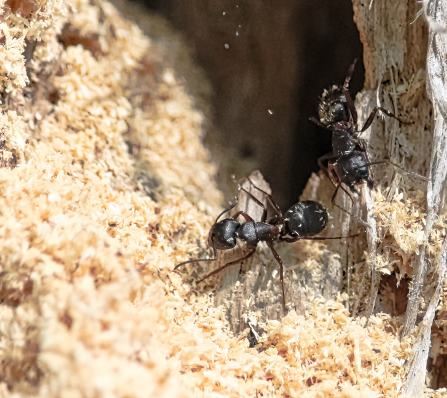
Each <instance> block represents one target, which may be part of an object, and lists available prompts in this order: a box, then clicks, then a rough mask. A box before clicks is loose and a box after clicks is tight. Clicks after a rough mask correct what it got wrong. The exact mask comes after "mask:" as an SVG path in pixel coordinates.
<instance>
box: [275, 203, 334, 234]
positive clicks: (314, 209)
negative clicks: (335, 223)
mask: <svg viewBox="0 0 447 398" xmlns="http://www.w3.org/2000/svg"><path fill="white" fill-rule="evenodd" d="M327 221H328V215H327V211H326V209H325V208H324V207H323V206H322V205H320V204H319V203H318V202H314V201H313V200H305V201H304V202H298V203H295V204H294V205H293V206H292V207H291V208H290V209H289V210H287V211H286V212H285V214H284V227H285V228H284V229H285V231H284V232H285V233H286V234H287V235H290V236H293V237H298V236H302V237H306V236H312V235H316V234H318V233H320V232H321V231H323V229H324V228H325V227H326V224H327Z"/></svg>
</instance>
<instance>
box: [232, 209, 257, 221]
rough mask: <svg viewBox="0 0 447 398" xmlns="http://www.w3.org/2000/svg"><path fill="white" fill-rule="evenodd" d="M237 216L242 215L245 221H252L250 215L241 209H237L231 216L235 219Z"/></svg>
mask: <svg viewBox="0 0 447 398" xmlns="http://www.w3.org/2000/svg"><path fill="white" fill-rule="evenodd" d="M239 216H242V217H244V219H245V221H254V220H253V218H251V217H250V215H249V214H247V213H246V212H245V211H242V210H241V211H238V212H237V213H236V214H235V215H234V216H233V218H234V219H236V218H238V217H239Z"/></svg>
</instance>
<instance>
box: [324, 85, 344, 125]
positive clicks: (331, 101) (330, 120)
mask: <svg viewBox="0 0 447 398" xmlns="http://www.w3.org/2000/svg"><path fill="white" fill-rule="evenodd" d="M318 117H319V119H320V123H321V124H324V125H325V126H330V125H331V124H334V123H337V122H342V121H348V120H349V111H348V104H347V101H346V97H345V95H344V94H343V92H342V90H341V88H340V87H339V86H332V87H331V88H329V89H328V90H324V91H323V94H322V95H321V98H320V102H319V104H318Z"/></svg>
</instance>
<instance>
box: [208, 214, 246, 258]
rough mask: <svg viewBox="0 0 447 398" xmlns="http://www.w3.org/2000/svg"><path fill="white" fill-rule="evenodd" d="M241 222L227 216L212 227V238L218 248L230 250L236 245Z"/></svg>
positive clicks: (213, 244)
mask: <svg viewBox="0 0 447 398" xmlns="http://www.w3.org/2000/svg"><path fill="white" fill-rule="evenodd" d="M240 226H241V224H240V223H239V222H238V221H236V220H234V219H233V218H225V219H223V220H221V221H219V222H217V223H216V224H214V225H213V226H212V227H211V230H210V240H211V244H212V246H213V247H215V248H216V249H217V250H228V249H232V248H233V247H235V246H236V231H237V230H238V229H239V227H240Z"/></svg>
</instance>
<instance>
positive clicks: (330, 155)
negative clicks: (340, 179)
mask: <svg viewBox="0 0 447 398" xmlns="http://www.w3.org/2000/svg"><path fill="white" fill-rule="evenodd" d="M333 159H337V156H336V155H334V154H333V153H332V152H329V153H326V154H325V155H323V156H320V157H319V158H318V159H317V163H318V167H319V168H320V169H321V170H323V171H324V172H325V173H326V174H327V173H328V167H327V166H325V165H324V164H323V162H324V161H326V160H328V161H330V160H333Z"/></svg>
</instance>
